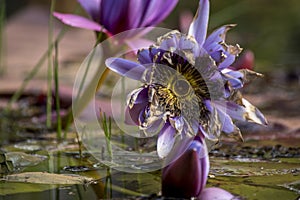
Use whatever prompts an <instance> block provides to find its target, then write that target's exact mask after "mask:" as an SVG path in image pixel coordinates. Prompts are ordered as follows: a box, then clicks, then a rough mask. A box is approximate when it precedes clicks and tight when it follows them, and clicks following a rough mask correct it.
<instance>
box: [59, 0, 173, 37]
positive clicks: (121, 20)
mask: <svg viewBox="0 0 300 200" xmlns="http://www.w3.org/2000/svg"><path fill="white" fill-rule="evenodd" d="M78 2H79V3H80V4H81V6H82V7H83V8H84V10H85V11H86V12H87V14H88V15H89V16H90V19H88V18H85V17H82V16H79V15H73V14H63V13H58V12H55V13H54V16H55V17H56V18H58V19H59V20H61V21H62V22H63V23H65V24H67V25H70V26H74V27H79V28H85V29H89V30H93V31H97V32H104V33H106V34H107V35H108V36H112V35H115V34H118V33H120V32H123V31H127V30H131V29H136V28H142V27H149V26H155V25H157V24H158V23H159V22H161V21H162V20H163V19H165V18H166V17H167V16H168V15H169V14H170V12H171V11H172V10H173V9H174V7H175V6H176V4H177V3H178V0H165V1H161V0H143V1H141V0H122V1H120V0H78ZM135 33H136V32H135ZM132 34H133V33H129V34H128V35H126V38H127V39H128V38H132V37H134V36H135V35H132Z"/></svg>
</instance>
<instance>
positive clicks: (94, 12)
mask: <svg viewBox="0 0 300 200" xmlns="http://www.w3.org/2000/svg"><path fill="white" fill-rule="evenodd" d="M77 1H78V2H79V3H80V5H81V6H82V7H83V8H84V10H85V11H86V12H87V13H88V14H89V15H90V16H91V17H92V18H93V20H94V21H95V22H99V19H100V12H101V10H100V9H101V8H100V4H101V0H77Z"/></svg>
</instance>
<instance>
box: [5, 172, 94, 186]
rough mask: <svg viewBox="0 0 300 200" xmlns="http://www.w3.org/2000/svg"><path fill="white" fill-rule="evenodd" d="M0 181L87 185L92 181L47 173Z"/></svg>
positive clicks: (25, 174) (9, 177)
mask: <svg viewBox="0 0 300 200" xmlns="http://www.w3.org/2000/svg"><path fill="white" fill-rule="evenodd" d="M2 180H4V181H7V182H23V183H39V184H62V185H74V184H88V183H91V182H92V181H93V180H94V179H93V178H89V177H86V176H80V175H71V174H52V173H47V172H24V173H20V174H11V175H8V176H5V177H4V178H3V179H2Z"/></svg>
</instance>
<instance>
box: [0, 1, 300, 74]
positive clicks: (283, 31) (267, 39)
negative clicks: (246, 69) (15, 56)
mask: <svg viewBox="0 0 300 200" xmlns="http://www.w3.org/2000/svg"><path fill="white" fill-rule="evenodd" d="M1 1H3V0H1ZM49 3H50V1H48V0H47V1H46V0H24V1H19V0H9V1H6V7H7V8H6V12H7V19H8V22H9V19H10V18H11V17H13V16H14V14H16V13H18V12H20V11H21V10H22V9H24V8H26V7H28V6H36V5H38V6H42V7H44V8H45V10H49ZM56 4H57V6H56V10H57V11H61V12H72V11H73V10H74V9H75V7H76V6H77V3H76V0H60V1H57V3H56ZM197 6H198V1H197V0H189V1H183V0H180V1H179V4H178V6H177V7H176V9H175V10H174V11H173V12H172V13H171V15H170V16H169V17H168V18H167V19H166V20H165V21H164V22H163V23H162V24H161V25H160V26H162V27H167V28H175V29H180V27H179V24H180V21H184V20H182V18H183V17H185V18H187V19H188V18H190V17H192V16H193V13H195V12H196V9H197ZM299 11H300V2H299V1H298V0H289V1H281V0H272V1H270V0H226V1H223V0H211V13H210V22H209V30H210V31H212V30H214V29H215V28H217V27H219V26H221V25H223V24H232V23H233V24H237V26H236V27H235V28H234V29H232V30H231V31H230V32H229V34H228V42H230V41H235V42H237V43H238V44H240V46H241V47H243V48H244V49H251V50H252V51H253V52H254V53H255V58H256V60H255V61H256V64H255V65H256V70H259V71H270V70H281V69H286V70H288V71H290V72H292V73H299V69H298V68H299V65H300V56H299V54H300V12H299ZM82 13H83V12H82ZM83 14H84V13H83ZM186 21H187V20H186ZM186 24H187V23H186ZM181 27H182V28H184V24H183V25H181ZM185 27H186V26H185ZM7 42H9V41H7Z"/></svg>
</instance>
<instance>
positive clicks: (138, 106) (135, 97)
mask: <svg viewBox="0 0 300 200" xmlns="http://www.w3.org/2000/svg"><path fill="white" fill-rule="evenodd" d="M129 96H130V99H129V103H128V104H129V105H128V106H127V107H126V109H125V123H126V124H128V125H138V126H139V125H140V121H141V119H140V116H141V115H142V113H143V112H144V111H145V109H146V107H147V105H148V88H138V89H136V90H134V91H132V92H131V94H130V95H129Z"/></svg>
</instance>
